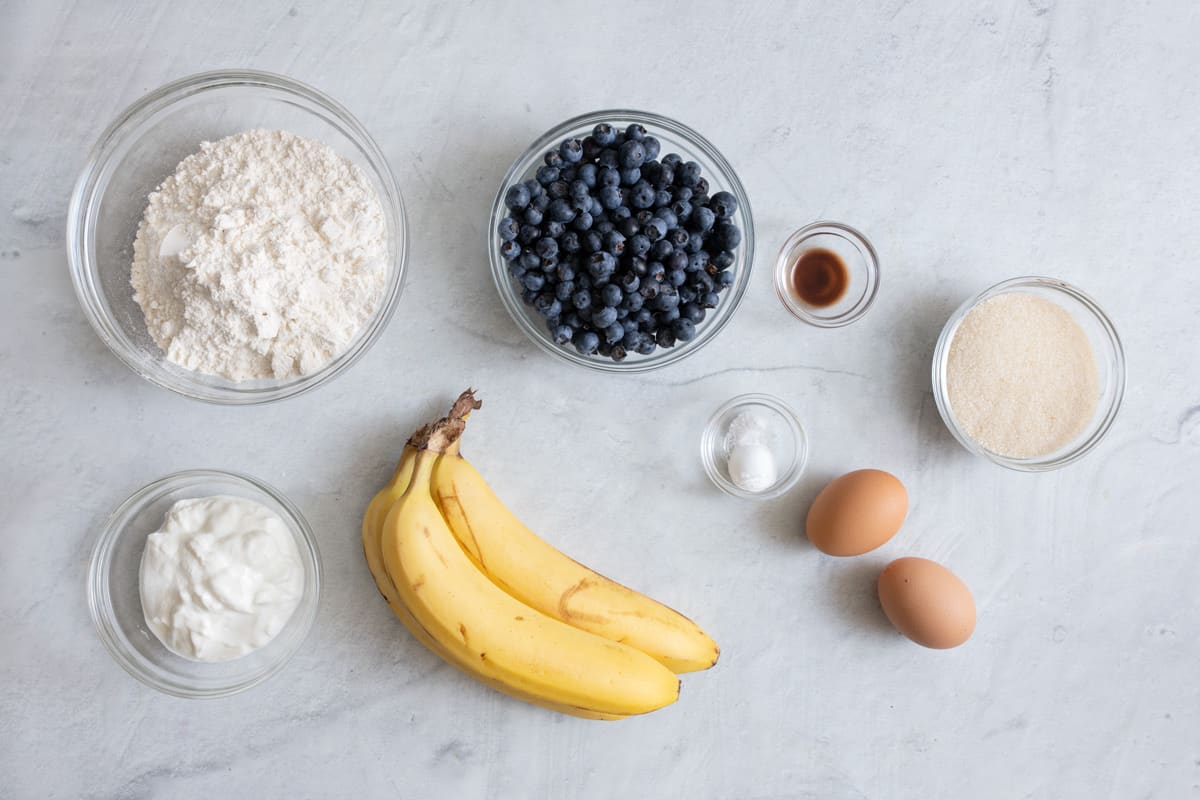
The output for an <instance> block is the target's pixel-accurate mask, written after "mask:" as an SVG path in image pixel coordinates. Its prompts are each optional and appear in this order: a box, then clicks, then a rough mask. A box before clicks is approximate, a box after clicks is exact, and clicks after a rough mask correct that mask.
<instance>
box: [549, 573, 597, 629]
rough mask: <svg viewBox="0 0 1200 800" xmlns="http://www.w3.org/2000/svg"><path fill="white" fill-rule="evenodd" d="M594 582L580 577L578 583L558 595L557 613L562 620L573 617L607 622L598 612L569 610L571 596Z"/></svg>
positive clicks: (568, 619) (588, 620)
mask: <svg viewBox="0 0 1200 800" xmlns="http://www.w3.org/2000/svg"><path fill="white" fill-rule="evenodd" d="M595 583H596V582H595V581H591V580H588V579H587V578H580V579H579V582H578V583H576V584H575V585H574V586H572V587H571V588H569V589H567V590H566V591H564V592H563V593H562V595H560V596H559V598H558V613H559V615H560V616H561V617H562V619H563V621H564V622H569V621H570V620H573V619H574V620H584V621H587V622H594V623H596V624H598V625H604V624H606V623H607V622H608V619H607V618H605V617H603V616H600V615H599V614H587V613H585V612H582V611H572V610H571V598H573V597H574V596H575V595H577V594H579V593H580V592H582V591H584V590H585V589H587V588H588V586H592V585H595Z"/></svg>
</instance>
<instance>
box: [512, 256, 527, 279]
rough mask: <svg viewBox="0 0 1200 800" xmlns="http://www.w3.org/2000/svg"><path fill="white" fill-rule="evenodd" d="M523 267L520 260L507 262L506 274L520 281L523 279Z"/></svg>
mask: <svg viewBox="0 0 1200 800" xmlns="http://www.w3.org/2000/svg"><path fill="white" fill-rule="evenodd" d="M525 272H526V270H525V267H523V266H521V261H520V259H517V260H516V261H510V262H508V274H509V275H512V276H513V278H515V279H516V280H521V279H522V278H524V277H525Z"/></svg>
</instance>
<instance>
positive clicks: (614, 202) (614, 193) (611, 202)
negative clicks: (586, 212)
mask: <svg viewBox="0 0 1200 800" xmlns="http://www.w3.org/2000/svg"><path fill="white" fill-rule="evenodd" d="M600 205H602V206H604V209H605V210H606V211H612V210H613V209H614V208H616V207H617V206H619V205H621V190H620V189H619V188H617V187H616V186H605V187H604V188H603V189H601V190H600Z"/></svg>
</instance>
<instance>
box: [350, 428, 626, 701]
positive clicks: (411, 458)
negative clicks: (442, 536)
mask: <svg viewBox="0 0 1200 800" xmlns="http://www.w3.org/2000/svg"><path fill="white" fill-rule="evenodd" d="M417 435H418V436H419V435H420V432H418V434H417ZM416 456H417V449H416V448H415V447H414V446H413V445H412V440H410V441H409V443H408V444H406V445H405V446H404V450H403V452H402V454H401V456H400V463H399V465H398V466H397V467H396V471H395V473H394V474H393V475H392V478H391V480H389V481H388V483H387V485H386V486H384V487H383V489H381V490H380V491H379V493H378V494H376V495H375V497H374V498H373V499H372V500H371V502H370V504H369V505H368V506H367V511H366V513H365V514H364V515H363V527H362V540H363V553H364V555H365V556H366V559H367V567H368V568H369V569H370V570H371V576H372V577H373V578H374V579H375V586H376V587H377V588H378V589H379V593H380V594H381V595H383V599H384V600H386V601H387V604H388V607H389V608H391V610H392V613H394V614H395V615H396V616H397V617H398V618H399V619H400V621H401V622H402V623H404V627H405V628H407V629H408V631H409V633H411V634H412V635H413V637H414V638H416V639H417V641H419V642H420V643H421V644H423V645H425V647H427V648H428V649H429V650H431V651H432V652H433V653H435V654H436V655H438V656H441V658H443V659H444V660H445V661H448V662H449V663H450V664H452V665H454V666H455V667H458V668H459V669H460V670H462V671H463V672H465V673H467V674H468V675H470V676H471V677H473V678H475V679H476V680H479V681H481V682H482V683H484V684H486V685H488V686H490V687H491V688H493V689H496V690H498V691H501V692H504V693H506V694H508V695H510V696H513V697H516V698H517V699H519V700H524V701H525V702H527V703H533V704H534V705H539V706H542V707H543V708H547V709H550V710H551V711H558V712H560V713H563V714H570V715H572V716H576V717H584V718H586V719H605V720H616V719H624V718H625V716H626V715H624V714H602V713H599V712H595V711H591V710H588V709H582V708H576V707H573V706H569V705H563V704H560V703H552V702H546V701H544V700H542V699H541V698H538V697H535V696H533V695H530V694H527V693H524V692H519V691H516V690H514V689H511V688H509V687H507V686H505V685H504V684H502V683H500V682H499V681H497V680H494V679H493V678H491V677H488V676H485V675H481V674H479V672H478V670H477V669H476V665H475V663H474V661H472V662H470V663H466V662H462V661H461V660H459V659H457V658H455V657H454V656H453V655H452V654H450V653H448V652H446V651H445V650H444V649H443V648H442V646H441V645H440V644H438V642H437V640H435V639H434V638H433V637H432V636H430V635H429V632H428V631H426V630H425V629H424V628H422V627H421V624H420V623H419V622H417V620H416V619H415V618H414V617H413V615H412V613H411V612H410V611H409V610H408V608H407V607H406V606H405V605H404V602H403V600H402V599H401V598H400V594H399V592H398V591H397V590H396V587H395V586H394V585H393V584H392V581H391V578H389V577H388V574H387V571H386V569H385V567H384V563H383V551H382V550H381V549H380V543H381V540H382V538H383V522H384V520H385V519H386V518H387V513H388V511H389V510H391V507H392V505H393V504H394V503H395V501H396V500H398V499H399V498H400V497H401V496H403V495H404V492H405V491H406V490H407V489H408V486H409V482H410V480H411V478H412V473H413V465H414V464H415V463H416Z"/></svg>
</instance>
